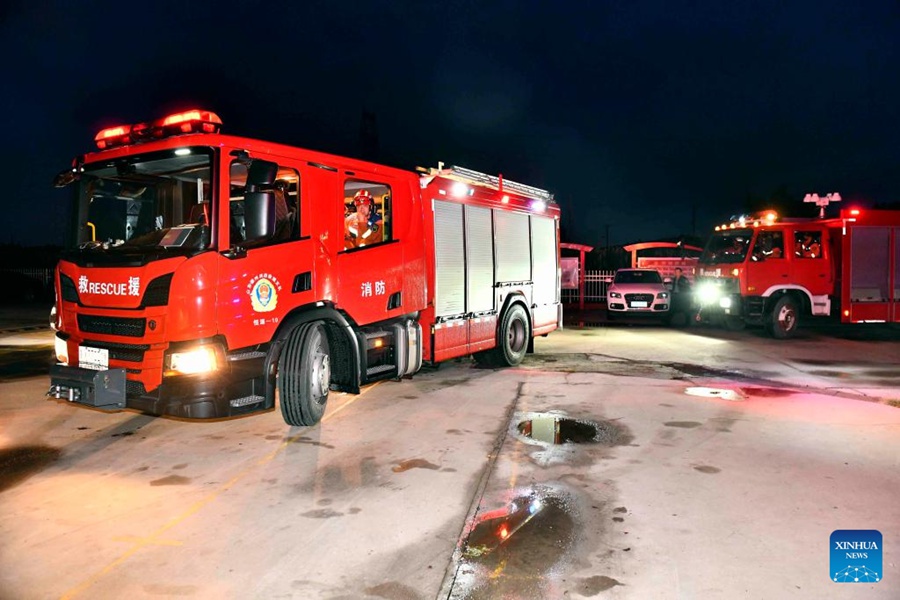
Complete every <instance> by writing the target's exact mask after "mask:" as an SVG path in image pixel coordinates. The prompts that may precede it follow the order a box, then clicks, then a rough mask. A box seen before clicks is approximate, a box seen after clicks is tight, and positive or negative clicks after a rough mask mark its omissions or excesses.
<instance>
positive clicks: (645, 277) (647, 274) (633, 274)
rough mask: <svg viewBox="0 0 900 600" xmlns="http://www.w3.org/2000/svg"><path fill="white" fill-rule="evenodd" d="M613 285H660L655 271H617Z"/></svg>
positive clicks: (660, 281) (659, 278) (660, 280)
mask: <svg viewBox="0 0 900 600" xmlns="http://www.w3.org/2000/svg"><path fill="white" fill-rule="evenodd" d="M614 283H662V278H661V277H660V276H659V273H658V272H656V271H619V272H617V273H616V279H615V282H614Z"/></svg>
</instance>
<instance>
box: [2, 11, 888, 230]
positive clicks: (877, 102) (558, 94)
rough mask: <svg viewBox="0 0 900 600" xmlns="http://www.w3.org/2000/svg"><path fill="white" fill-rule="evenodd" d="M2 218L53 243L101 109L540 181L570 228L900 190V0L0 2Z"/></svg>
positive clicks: (121, 119) (402, 162) (134, 118)
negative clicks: (368, 134)
mask: <svg viewBox="0 0 900 600" xmlns="http://www.w3.org/2000/svg"><path fill="white" fill-rule="evenodd" d="M0 11H2V12H0V49H2V55H3V56H4V61H3V63H4V64H3V67H2V69H3V74H4V76H3V80H4V82H5V85H4V86H3V94H2V96H0V102H2V106H3V108H4V111H3V112H4V114H5V119H4V122H5V124H4V133H3V140H4V153H3V160H2V169H3V172H2V179H3V181H4V182H5V190H4V193H3V197H2V201H0V202H2V207H3V211H4V213H5V218H4V219H3V223H4V225H3V235H2V236H0V243H17V244H22V245H40V244H52V243H62V241H63V236H64V233H65V231H66V230H67V224H66V223H65V219H64V216H63V212H62V207H63V206H64V204H65V202H66V201H67V193H66V192H64V191H60V190H56V189H54V188H52V187H51V181H52V179H53V176H54V175H56V173H58V172H59V171H61V170H62V169H64V168H66V167H68V166H69V164H70V162H71V160H72V157H73V156H75V155H77V154H82V153H85V152H88V151H91V150H93V137H94V135H95V133H96V132H97V131H98V130H99V129H101V128H103V127H106V126H110V125H118V124H122V123H134V122H139V121H146V120H151V119H153V118H157V117H160V116H163V115H165V114H167V113H169V112H174V111H175V110H178V109H184V108H205V109H208V110H212V111H214V112H216V113H217V114H219V116H220V117H222V120H223V121H224V128H223V131H224V132H225V133H230V134H235V135H242V136H246V137H254V138H260V139H269V140H272V141H276V142H282V143H287V144H291V145H296V146H303V147H308V148H312V149H316V150H323V151H326V152H332V153H336V154H344V155H350V156H360V154H361V152H362V144H361V143H360V126H361V117H362V114H363V112H364V111H366V112H370V113H373V114H374V115H375V117H376V121H377V131H378V158H377V160H378V162H381V163H384V164H389V165H392V166H397V167H402V168H408V169H413V168H414V167H416V166H417V165H422V166H436V164H437V162H438V161H444V162H445V163H446V164H457V165H461V166H466V167H469V168H472V169H476V170H479V171H485V172H490V173H493V174H496V173H502V174H503V175H504V177H506V178H508V179H512V180H515V181H519V182H522V183H527V184H531V185H535V186H538V187H543V188H547V189H549V190H550V191H552V192H554V193H555V194H556V197H557V200H558V202H559V203H560V205H561V208H562V210H563V221H562V223H563V228H564V238H563V241H569V242H577V243H583V244H589V245H594V246H601V245H604V244H605V243H607V240H606V239H605V235H606V231H607V229H608V231H609V233H610V240H609V243H611V244H623V243H630V242H634V241H646V240H654V239H661V238H671V237H673V236H678V235H683V234H691V233H693V232H696V233H697V234H699V235H705V234H707V233H708V231H709V229H710V228H711V227H712V225H713V224H715V223H718V222H721V221H722V220H724V219H726V218H727V217H728V216H729V215H731V214H734V213H736V212H739V210H740V209H741V208H742V207H743V206H744V203H745V201H746V200H747V199H748V198H763V199H765V198H769V197H771V196H772V195H773V194H781V196H784V195H785V194H787V195H788V196H789V197H790V198H793V199H795V200H796V209H797V210H796V215H797V216H800V215H806V214H814V209H813V207H812V206H811V205H804V204H803V203H802V199H803V196H804V195H805V194H806V193H809V192H816V193H819V194H821V195H824V194H825V193H828V192H839V193H840V194H841V195H842V196H843V197H844V202H843V204H844V205H849V204H850V203H851V202H858V203H862V204H863V205H871V204H873V203H877V202H881V203H884V202H897V201H898V200H900V169H898V167H900V135H898V134H900V127H898V122H900V108H898V107H900V55H898V49H897V47H898V42H897V41H898V39H900V3H898V2H896V0H891V1H882V0H866V1H865V2H853V1H847V2H837V1H832V0H817V1H804V2H790V1H779V2H768V1H758V2H736V1H730V2H722V1H716V2H676V1H649V2H640V1H638V0H633V1H624V2H602V1H596V2H580V1H579V2H576V1H573V0H557V1H556V2H529V1H527V0H519V1H509V2H490V1H488V0H482V1H449V2H442V3H432V2H417V1H408V2H404V1H399V0H396V1H393V2H390V1H381V2H339V1H333V0H332V1H304V0H297V1H296V2H290V3H283V4H282V3H274V2H272V3H269V2H254V1H251V0H245V1H243V2H226V1H219V2H200V1H185V0H182V1H179V2H162V1H148V2H141V3H132V2H122V1H121V0H117V1H111V2H92V1H89V0H86V1H83V2H62V1H59V2H47V1H41V0H33V1H27V2H20V1H18V0H15V1H14V2H13V3H12V4H10V3H9V2H6V3H4V7H3V8H0Z"/></svg>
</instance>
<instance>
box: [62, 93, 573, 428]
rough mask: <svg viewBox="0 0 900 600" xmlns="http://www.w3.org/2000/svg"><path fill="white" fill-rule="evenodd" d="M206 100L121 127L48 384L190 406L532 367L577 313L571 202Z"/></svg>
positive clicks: (103, 159)
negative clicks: (268, 134)
mask: <svg viewBox="0 0 900 600" xmlns="http://www.w3.org/2000/svg"><path fill="white" fill-rule="evenodd" d="M220 128H221V120H220V119H219V118H218V117H217V116H216V115H215V114H214V113H211V112H208V111H201V110H194V111H188V112H184V113H178V114H174V115H169V116H168V117H165V118H163V119H159V120H157V121H153V122H150V123H141V124H135V125H126V126H121V127H114V128H109V129H105V130H103V131H101V132H100V133H99V134H97V136H96V142H97V145H98V147H99V151H98V152H95V153H92V154H88V155H86V156H81V157H78V158H77V159H76V160H75V161H74V162H73V165H72V168H71V169H70V170H68V171H66V172H64V173H62V174H60V176H59V177H58V178H57V185H60V186H63V185H71V186H72V187H73V188H74V190H75V200H74V204H73V206H74V212H75V215H74V221H75V223H74V228H75V231H74V243H73V244H72V245H71V247H69V248H68V249H67V250H66V251H65V253H64V255H63V256H62V259H61V260H60V263H59V266H58V267H57V273H56V288H57V298H56V320H57V322H56V328H57V334H56V355H57V360H58V361H59V364H58V365H55V366H53V367H52V368H51V388H50V395H51V396H54V397H56V398H62V399H67V400H70V401H73V402H75V403H81V404H86V405H90V406H94V407H99V408H104V409H120V408H126V407H127V408H133V409H137V410H141V411H144V412H147V413H151V414H158V415H173V416H178V417H185V418H191V419H207V418H216V417H226V416H233V415H239V414H244V413H250V412H255V411H260V410H266V409H270V408H273V407H274V406H275V397H276V391H277V394H278V396H279V398H280V406H281V410H282V414H283V416H284V419H285V421H286V422H287V423H289V424H291V425H312V424H315V423H316V422H318V421H319V420H320V419H321V417H322V415H323V413H324V410H325V406H326V402H327V400H328V395H329V391H331V390H340V391H345V392H350V393H358V392H359V390H360V386H362V385H364V384H366V383H369V382H372V381H376V380H379V379H385V378H401V377H404V376H407V375H411V374H413V373H415V372H416V371H418V370H419V369H420V367H421V366H422V365H423V363H438V362H441V361H445V360H448V359H451V358H455V357H460V356H466V355H470V354H471V355H474V357H475V359H476V360H477V361H478V362H480V363H483V364H488V365H494V366H503V365H516V364H518V363H519V362H521V361H522V359H523V357H524V356H525V354H526V352H528V351H530V350H531V349H532V348H533V338H534V337H536V336H541V335H545V334H547V333H549V332H551V331H553V330H555V329H557V328H558V327H560V326H561V323H562V307H561V304H560V292H559V285H560V282H559V215H560V213H559V208H558V206H557V204H556V203H555V202H554V199H553V196H552V195H551V194H550V193H548V192H547V191H545V190H542V189H538V188H535V187H531V186H527V185H523V184H518V183H515V182H511V181H506V180H504V179H503V178H502V177H501V176H491V175H486V174H483V173H479V172H476V171H471V170H468V169H463V168H459V167H447V168H445V167H443V166H439V167H438V168H432V169H423V170H422V172H420V173H414V172H409V171H404V170H400V169H395V168H390V167H385V166H382V165H378V164H374V163H370V162H364V161H360V160H354V159H350V158H343V157H339V156H334V155H329V154H324V153H320V152H315V151H310V150H305V149H300V148H295V147H290V146H286V145H280V144H274V143H268V142H262V141H258V140H252V139H247V138H243V137H233V136H226V135H222V134H221V133H220Z"/></svg>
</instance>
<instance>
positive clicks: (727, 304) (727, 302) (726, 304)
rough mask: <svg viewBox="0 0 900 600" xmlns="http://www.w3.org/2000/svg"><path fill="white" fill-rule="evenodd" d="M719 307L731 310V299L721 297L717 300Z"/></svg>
mask: <svg viewBox="0 0 900 600" xmlns="http://www.w3.org/2000/svg"><path fill="white" fill-rule="evenodd" d="M719 306H721V307H722V308H731V297H730V296H722V297H721V298H719Z"/></svg>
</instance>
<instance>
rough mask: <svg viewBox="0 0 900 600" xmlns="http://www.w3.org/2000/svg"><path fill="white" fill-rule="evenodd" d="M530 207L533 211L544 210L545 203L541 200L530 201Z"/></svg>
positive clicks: (545, 207)
mask: <svg viewBox="0 0 900 600" xmlns="http://www.w3.org/2000/svg"><path fill="white" fill-rule="evenodd" d="M531 209H532V210H533V211H534V212H544V211H545V210H546V209H547V203H546V202H544V201H543V200H535V201H533V202H532V203H531Z"/></svg>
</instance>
